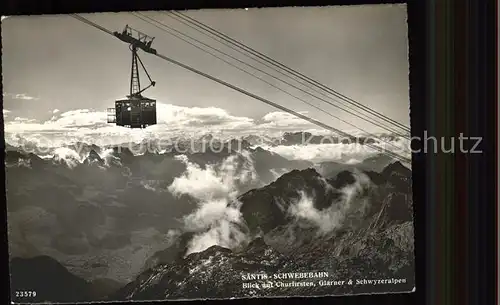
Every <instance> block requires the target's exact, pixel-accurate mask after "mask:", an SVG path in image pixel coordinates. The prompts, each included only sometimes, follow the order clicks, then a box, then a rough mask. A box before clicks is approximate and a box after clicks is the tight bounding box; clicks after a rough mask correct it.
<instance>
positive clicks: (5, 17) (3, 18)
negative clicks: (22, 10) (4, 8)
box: [0, 16, 10, 21]
mask: <svg viewBox="0 0 500 305" xmlns="http://www.w3.org/2000/svg"><path fill="white" fill-rule="evenodd" d="M9 17H10V16H1V18H2V19H0V21H4V20H5V19H7V18H9Z"/></svg>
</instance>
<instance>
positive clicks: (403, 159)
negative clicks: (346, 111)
mask: <svg viewBox="0 0 500 305" xmlns="http://www.w3.org/2000/svg"><path fill="white" fill-rule="evenodd" d="M71 16H73V17H75V18H76V19H78V20H80V21H82V22H85V23H86V24H88V25H91V26H93V27H95V28H97V29H99V30H103V31H104V32H105V33H108V34H110V35H111V36H113V37H114V35H113V33H112V32H111V31H109V30H106V29H104V28H103V27H101V26H99V25H98V24H96V23H94V22H91V21H90V20H88V19H86V18H84V17H81V16H78V15H76V14H73V15H71ZM77 16H78V17H77ZM83 19H85V21H83ZM152 55H155V56H157V57H159V58H161V59H163V60H166V61H168V62H170V63H173V64H175V65H177V66H179V67H182V68H184V69H186V70H189V71H191V72H194V73H196V74H198V75H201V76H204V77H206V78H208V79H210V80H212V81H214V82H217V83H219V84H221V85H224V86H226V87H228V88H231V89H233V90H235V91H238V92H240V93H242V94H245V95H247V96H250V97H252V98H254V99H256V100H259V101H261V102H264V103H266V104H268V105H270V106H273V107H275V108H277V109H280V110H283V111H285V112H287V113H290V114H292V115H294V116H296V117H298V118H301V119H303V120H305V121H308V122H310V123H312V124H315V125H317V126H319V127H322V128H324V129H327V130H331V131H333V132H335V133H337V134H339V135H341V136H344V137H346V138H355V137H354V136H352V135H349V134H348V133H346V132H344V131H342V130H338V129H336V128H334V127H331V126H329V125H326V124H324V123H322V122H320V121H317V120H314V119H311V118H309V117H307V116H305V115H303V114H301V113H298V112H296V111H293V110H290V109H288V108H286V107H284V106H281V105H279V104H276V103H274V102H272V101H269V100H267V99H264V98H262V97H260V96H257V95H255V94H252V93H250V92H248V91H245V90H243V89H241V88H239V87H237V86H234V85H231V84H229V83H227V82H225V81H223V80H220V79H218V78H216V77H213V76H211V75H209V74H207V73H204V72H202V71H199V70H196V69H194V68H192V67H190V66H187V65H185V64H183V63H181V62H179V61H176V60H174V59H171V58H169V57H167V56H165V55H161V54H158V53H156V54H152ZM365 145H366V146H368V147H370V148H373V149H375V150H377V151H379V152H381V153H384V154H386V155H388V156H390V157H392V158H394V159H397V160H399V161H402V162H405V163H408V164H411V159H409V158H406V157H403V156H400V155H398V154H396V153H394V152H392V151H389V150H386V149H384V148H382V147H378V146H376V145H372V144H369V143H368V144H365Z"/></svg>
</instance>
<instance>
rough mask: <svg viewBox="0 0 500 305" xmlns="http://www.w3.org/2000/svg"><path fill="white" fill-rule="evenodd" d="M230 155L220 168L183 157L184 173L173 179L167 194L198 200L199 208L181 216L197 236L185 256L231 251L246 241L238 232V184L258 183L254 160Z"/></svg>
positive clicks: (242, 233)
mask: <svg viewBox="0 0 500 305" xmlns="http://www.w3.org/2000/svg"><path fill="white" fill-rule="evenodd" d="M242 157H243V159H239V158H238V157H236V156H230V157H228V158H227V159H225V160H224V161H223V162H222V163H221V164H220V165H207V166H206V168H201V167H200V166H198V165H196V164H193V163H191V162H189V161H188V160H187V158H186V157H185V156H183V157H179V159H180V160H182V161H183V162H184V163H185V164H186V167H187V168H186V172H185V173H184V174H183V175H181V176H180V177H177V178H175V179H174V181H173V183H172V184H171V185H170V186H169V191H170V192H171V193H172V194H173V195H175V196H180V195H190V196H191V197H193V198H195V199H196V200H197V201H198V208H197V209H196V210H195V211H194V212H193V213H191V214H189V215H187V216H186V217H184V226H185V230H187V231H191V232H196V233H197V234H196V235H195V236H194V237H193V239H192V240H191V241H190V243H189V246H188V250H187V253H186V254H187V255H188V254H190V253H194V252H201V251H204V250H205V249H207V248H209V247H210V246H213V245H219V246H222V247H225V248H234V247H236V246H238V245H240V244H241V243H243V242H245V241H246V239H247V236H246V234H245V233H244V232H242V231H241V230H240V227H239V225H240V224H241V223H242V218H241V213H240V211H239V202H237V200H236V196H237V194H238V184H239V183H247V182H255V181H257V174H256V171H255V168H254V164H253V160H252V159H251V158H250V157H249V156H248V155H243V156H242Z"/></svg>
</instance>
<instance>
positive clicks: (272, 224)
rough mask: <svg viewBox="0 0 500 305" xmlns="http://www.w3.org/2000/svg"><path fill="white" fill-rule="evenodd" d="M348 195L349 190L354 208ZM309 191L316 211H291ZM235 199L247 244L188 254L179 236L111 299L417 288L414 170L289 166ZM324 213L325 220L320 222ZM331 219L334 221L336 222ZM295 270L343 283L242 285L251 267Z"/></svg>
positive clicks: (266, 270)
mask: <svg viewBox="0 0 500 305" xmlns="http://www.w3.org/2000/svg"><path fill="white" fill-rule="evenodd" d="M360 177H361V178H360ZM363 178H365V180H363ZM300 190H304V191H303V192H300ZM349 190H350V191H349ZM348 191H349V192H348ZM346 194H347V195H348V196H351V197H349V199H348V202H349V203H350V204H349V206H348V207H346V206H345V203H346V202H347V201H346V200H347V199H346V198H345V196H346ZM307 197H310V198H314V203H313V204H312V205H311V206H308V208H309V209H310V210H309V212H310V214H309V215H307V214H302V216H304V217H302V218H299V219H298V218H297V217H296V216H297V213H295V214H293V213H290V211H291V210H293V206H294V205H295V206H296V205H297V201H300V200H303V199H304V198H307ZM238 199H239V200H240V201H241V202H242V206H241V212H242V214H243V218H244V219H245V225H247V226H248V227H249V231H250V232H252V236H254V237H253V241H251V242H250V243H249V244H248V245H246V247H244V248H243V249H241V248H240V249H233V250H231V249H226V248H222V247H219V246H212V247H210V248H209V249H207V250H205V251H203V252H199V253H193V254H190V255H188V256H185V257H183V256H182V249H179V245H180V244H177V246H176V247H177V248H176V249H177V252H175V251H174V252H175V253H176V255H170V256H164V257H163V261H161V260H159V261H157V263H159V265H157V266H155V267H152V268H150V269H148V270H147V271H145V272H144V273H142V274H141V275H140V276H139V277H138V278H137V279H136V280H135V281H133V282H132V283H130V284H128V285H127V286H126V287H124V288H123V289H121V290H120V291H118V292H117V293H116V294H115V295H113V298H117V299H130V300H142V299H145V300H146V299H164V298H165V299H187V298H189V299H192V298H195V299H198V298H230V297H237V298H238V297H252V296H290V295H295V296H301V295H327V294H337V293H338V294H341V293H342V294H345V293H347V294H349V293H372V292H387V291H410V290H412V288H413V286H414V279H413V272H414V269H413V268H414V265H413V261H414V258H413V255H414V252H413V224H412V218H413V217H412V215H413V212H412V201H411V172H410V171H409V170H408V169H407V168H405V167H404V166H402V165H401V164H400V163H393V164H390V165H389V166H387V167H386V168H385V169H384V170H383V171H382V172H381V173H377V172H364V173H351V172H342V173H340V174H339V175H337V177H336V178H335V179H324V178H322V177H321V176H320V175H319V174H318V173H316V172H315V171H314V170H312V169H306V170H302V171H298V170H297V171H292V172H290V173H288V174H286V175H284V176H282V177H281V178H280V179H278V180H277V181H275V182H274V183H271V184H270V185H268V186H266V187H263V188H261V189H256V190H252V191H249V192H247V193H246V194H243V195H242V196H240V197H239V198H238ZM355 202H357V203H359V202H364V203H365V204H364V205H363V206H361V205H359V204H358V205H356V204H355ZM311 213H316V214H311ZM321 213H323V214H321ZM292 214H293V215H292ZM311 215H313V216H311ZM318 215H319V216H318ZM321 215H322V216H321ZM299 216H300V215H299ZM329 216H334V217H333V218H329ZM318 219H319V220H325V222H327V223H328V224H329V225H327V226H326V227H323V226H322V223H321V222H320V221H318ZM329 221H330V222H329ZM332 221H333V222H336V223H337V225H333V226H332V225H331V222H332ZM183 236H184V237H183V238H189V237H188V236H186V235H183ZM163 253H167V252H163ZM171 253H173V252H171ZM289 272H327V273H328V275H329V276H328V278H325V279H323V280H329V281H334V280H335V281H338V280H344V281H346V283H344V284H343V285H326V286H324V285H323V286H322V285H321V284H320V279H314V280H311V283H312V284H310V286H300V287H277V285H280V284H279V283H278V282H279V281H275V280H272V281H271V280H270V281H271V282H274V284H273V285H274V287H273V288H266V287H264V286H263V285H262V282H258V286H253V287H252V288H244V287H243V281H242V275H244V274H247V273H253V274H254V273H265V274H267V275H268V276H270V277H272V275H273V274H279V273H289ZM349 279H351V280H353V281H354V282H353V284H352V285H349V284H347V281H348V280H349ZM357 280H359V281H357ZM365 280H366V281H365ZM372 280H378V281H376V282H374V283H372V282H370V281H372ZM295 281H296V282H300V281H302V282H304V280H295ZM391 281H392V282H391ZM394 281H396V282H397V283H394ZM264 282H266V281H264ZM268 282H269V281H268ZM281 282H284V283H289V282H291V280H284V281H281ZM254 283H257V282H255V281H254ZM323 283H324V282H323ZM281 286H286V285H283V284H281Z"/></svg>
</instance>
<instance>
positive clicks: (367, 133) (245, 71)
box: [132, 13, 399, 149]
mask: <svg viewBox="0 0 500 305" xmlns="http://www.w3.org/2000/svg"><path fill="white" fill-rule="evenodd" d="M132 14H133V15H134V16H136V17H137V18H139V19H141V20H143V21H145V22H147V23H149V24H151V25H153V26H155V27H157V28H158V29H160V30H162V31H165V32H167V33H169V34H171V35H172V36H174V37H176V38H179V39H181V40H182V41H184V42H186V43H188V44H190V45H192V46H194V47H195V48H197V49H199V50H201V51H203V52H205V53H207V54H210V55H212V56H213V57H215V58H217V59H219V60H221V61H223V62H225V63H227V64H228V65H230V66H232V67H234V68H236V69H238V70H240V71H242V72H244V73H246V74H248V75H250V76H252V77H255V78H257V79H259V80H261V81H263V82H264V83H266V84H268V85H269V86H271V87H273V88H276V89H278V90H279V91H281V92H283V93H285V94H287V95H288V96H291V97H293V98H295V99H297V100H299V101H301V102H303V103H305V104H307V105H309V106H311V107H313V108H315V109H317V110H319V111H321V112H323V113H325V114H326V115H328V116H330V117H332V118H335V119H338V120H339V121H341V122H343V123H345V124H347V125H349V126H351V127H354V128H356V129H358V130H360V131H362V132H364V133H366V135H367V136H371V137H373V138H376V136H375V135H373V134H371V133H370V132H368V131H366V130H364V129H361V128H359V127H358V126H356V125H354V124H352V123H350V122H348V121H346V120H343V119H341V118H339V117H337V116H335V115H333V114H331V113H330V112H328V111H325V110H324V109H321V108H320V107H318V106H316V105H314V104H311V103H309V102H308V101H306V100H304V99H302V98H300V97H298V96H296V95H293V94H291V93H290V92H288V91H286V90H284V89H282V88H280V87H278V86H276V85H274V84H272V83H270V82H268V81H266V80H265V79H263V78H261V77H258V76H256V75H255V74H252V73H251V72H249V71H247V70H245V69H242V68H240V67H238V66H236V65H234V64H233V63H231V62H229V61H227V60H225V59H223V58H221V57H219V56H217V55H215V54H213V53H211V52H209V51H207V50H205V49H203V48H201V47H199V46H197V45H195V44H193V43H192V42H190V41H188V40H186V39H184V38H182V37H179V36H178V35H176V34H173V33H171V32H169V31H168V30H166V29H164V28H161V27H159V26H158V25H156V24H153V23H151V22H149V21H147V20H145V19H143V18H142V17H140V16H137V15H135V14H134V13H132ZM180 34H181V35H183V34H182V33H180ZM186 36H187V35H186ZM187 37H190V36H187ZM222 53H223V52H222ZM229 56H230V55H229ZM380 141H381V142H384V143H385V144H388V145H391V146H392V147H393V148H396V149H398V148H399V147H397V146H395V145H394V144H392V143H390V142H388V141H385V140H380Z"/></svg>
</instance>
